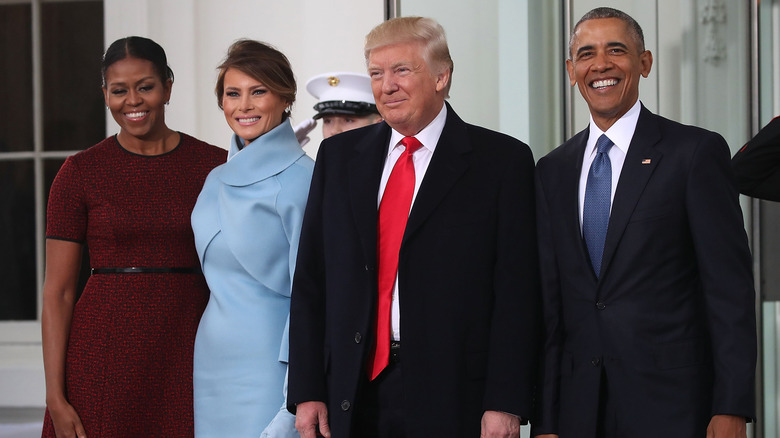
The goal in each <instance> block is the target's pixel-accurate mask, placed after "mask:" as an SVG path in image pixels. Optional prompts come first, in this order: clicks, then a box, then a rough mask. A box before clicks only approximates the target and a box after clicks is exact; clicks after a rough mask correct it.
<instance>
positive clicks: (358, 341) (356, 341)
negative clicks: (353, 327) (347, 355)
mask: <svg viewBox="0 0 780 438" xmlns="http://www.w3.org/2000/svg"><path fill="white" fill-rule="evenodd" d="M362 340H363V336H362V335H361V334H360V332H357V333H355V343H356V344H359V343H360V341H362Z"/></svg>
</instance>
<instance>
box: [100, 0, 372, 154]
mask: <svg viewBox="0 0 780 438" xmlns="http://www.w3.org/2000/svg"><path fill="white" fill-rule="evenodd" d="M383 19H384V2H383V1H382V0H360V1H354V0H284V1H271V0H223V1H214V0H134V1H126V0H105V20H106V21H105V29H106V31H105V41H106V47H107V46H108V44H110V43H111V42H112V41H114V40H116V39H118V38H121V37H125V36H128V35H141V36H146V37H149V38H151V39H153V40H155V41H157V42H158V43H160V45H162V46H163V48H165V50H166V53H167V54H168V58H169V60H168V61H169V64H170V65H171V67H172V68H173V71H174V74H175V76H176V80H175V83H174V86H173V97H172V98H171V104H170V105H169V108H168V112H167V119H166V121H167V123H168V126H170V127H171V128H173V129H176V130H179V131H183V132H187V133H189V134H191V135H194V136H196V137H198V138H201V139H202V140H205V141H208V142H210V143H212V144H216V145H218V146H222V147H227V144H228V141H229V138H230V135H231V131H230V129H229V128H228V126H227V123H226V122H225V119H224V116H223V115H222V111H220V110H219V108H218V107H217V101H216V97H215V96H214V91H213V90H214V83H215V81H216V67H217V65H219V64H220V62H221V61H222V59H223V58H224V56H225V54H226V52H227V48H228V46H229V45H230V44H231V43H232V42H233V41H235V40H237V39H239V38H251V39H256V40H260V41H264V42H267V43H270V44H272V45H274V46H275V47H276V48H277V49H279V50H280V51H281V52H282V53H284V54H285V55H286V56H287V57H288V58H289V60H290V63H291V64H292V67H293V72H294V73H295V76H296V80H297V82H298V95H297V100H296V103H295V105H294V107H293V115H292V121H293V124H297V123H299V122H301V121H303V120H305V119H307V118H309V117H311V116H312V115H314V113H315V112H314V110H313V109H312V107H313V106H314V104H315V103H316V102H317V101H316V99H314V98H313V97H312V96H311V95H309V93H308V92H307V91H306V88H305V86H306V81H307V80H308V79H309V78H310V77H312V76H315V75H317V74H320V73H324V72H327V71H357V72H365V62H364V59H363V39H364V37H365V35H366V34H367V33H368V31H369V30H371V28H373V27H374V26H375V25H377V24H379V23H381V22H382V20H383ZM107 120H108V121H109V125H108V134H112V133H115V132H117V130H118V127H117V126H116V125H115V124H114V122H113V120H112V119H111V116H110V115H107ZM310 137H311V138H312V141H311V142H310V143H309V144H308V145H307V146H306V150H307V152H308V153H309V154H311V155H312V156H313V155H314V154H315V153H316V149H317V147H318V146H319V142H320V141H321V139H322V130H321V128H320V127H319V126H318V127H317V129H316V130H315V131H314V132H312V134H311V135H310Z"/></svg>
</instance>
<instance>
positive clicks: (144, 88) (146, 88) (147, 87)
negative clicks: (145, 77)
mask: <svg viewBox="0 0 780 438" xmlns="http://www.w3.org/2000/svg"><path fill="white" fill-rule="evenodd" d="M139 90H141V91H143V92H149V91H152V90H154V85H142V86H141V87H139Z"/></svg>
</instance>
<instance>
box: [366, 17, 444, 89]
mask: <svg viewBox="0 0 780 438" xmlns="http://www.w3.org/2000/svg"><path fill="white" fill-rule="evenodd" d="M405 43H420V44H421V45H422V47H423V54H422V56H423V59H425V62H426V63H427V64H428V66H429V67H430V69H431V70H432V71H433V72H434V74H440V73H443V72H444V71H447V70H449V72H450V80H449V82H448V83H447V87H446V88H445V89H444V95H445V96H446V97H449V94H450V85H452V71H453V69H454V65H453V63H452V58H451V57H450V48H449V46H447V35H446V34H445V32H444V28H443V27H441V24H439V23H438V22H436V20H434V19H432V18H427V17H398V18H393V19H390V20H387V21H385V22H383V23H382V24H380V25H378V26H376V27H375V28H373V29H372V30H371V32H369V33H368V35H366V44H365V46H364V51H363V55H364V56H365V57H366V65H368V57H369V55H370V54H371V51H372V50H374V49H378V48H380V47H384V46H389V45H392V44H405Z"/></svg>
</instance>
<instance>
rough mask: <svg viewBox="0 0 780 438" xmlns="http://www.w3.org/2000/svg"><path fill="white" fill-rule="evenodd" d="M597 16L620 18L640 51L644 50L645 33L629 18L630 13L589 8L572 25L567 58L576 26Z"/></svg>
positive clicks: (602, 8) (611, 9)
mask: <svg viewBox="0 0 780 438" xmlns="http://www.w3.org/2000/svg"><path fill="white" fill-rule="evenodd" d="M597 18H617V19H618V20H622V21H623V22H624V23H626V26H627V27H628V31H629V33H631V37H632V38H633V39H634V42H635V43H636V44H637V47H638V48H639V51H640V52H644V51H645V35H644V33H642V27H641V26H640V25H639V23H637V22H636V20H634V19H633V18H631V16H630V15H628V14H626V13H625V12H623V11H621V10H618V9H614V8H607V7H601V8H595V9H592V10H590V12H588V13H586V14H585V15H583V16H582V18H580V21H578V22H577V24H576V25H575V26H574V29H573V30H572V32H571V36H570V38H569V58H571V49H572V45H573V44H574V35H575V34H576V33H577V28H578V27H580V24H582V23H584V22H586V21H588V20H595V19H597Z"/></svg>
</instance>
